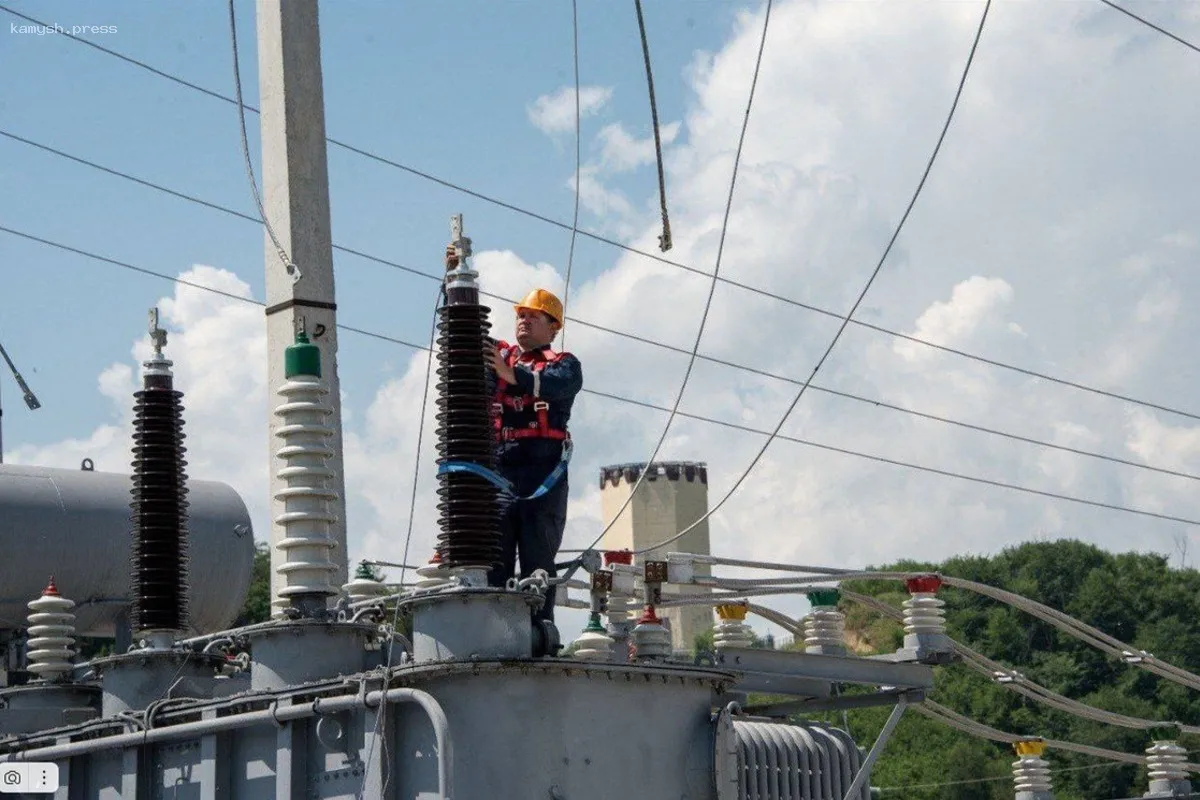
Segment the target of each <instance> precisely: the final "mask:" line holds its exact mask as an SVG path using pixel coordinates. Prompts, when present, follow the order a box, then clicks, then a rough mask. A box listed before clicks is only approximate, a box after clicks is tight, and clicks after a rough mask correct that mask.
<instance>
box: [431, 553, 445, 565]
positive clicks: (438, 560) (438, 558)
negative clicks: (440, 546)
mask: <svg viewBox="0 0 1200 800" xmlns="http://www.w3.org/2000/svg"><path fill="white" fill-rule="evenodd" d="M429 563H430V564H441V563H442V551H441V550H434V551H433V558H431V559H429Z"/></svg>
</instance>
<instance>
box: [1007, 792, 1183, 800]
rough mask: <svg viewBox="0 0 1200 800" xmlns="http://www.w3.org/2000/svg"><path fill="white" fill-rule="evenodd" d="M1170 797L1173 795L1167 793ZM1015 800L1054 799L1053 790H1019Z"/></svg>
mask: <svg viewBox="0 0 1200 800" xmlns="http://www.w3.org/2000/svg"><path fill="white" fill-rule="evenodd" d="M1165 796H1166V797H1170V796H1171V795H1165ZM1014 800H1054V794H1053V793H1052V792H1017V793H1016V795H1015V796H1014Z"/></svg>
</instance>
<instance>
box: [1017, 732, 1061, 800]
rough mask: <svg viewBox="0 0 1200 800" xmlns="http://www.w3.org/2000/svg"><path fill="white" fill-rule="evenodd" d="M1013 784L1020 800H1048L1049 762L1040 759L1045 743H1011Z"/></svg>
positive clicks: (1038, 740) (1038, 741) (1049, 787)
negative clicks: (1015, 755) (1014, 753)
mask: <svg viewBox="0 0 1200 800" xmlns="http://www.w3.org/2000/svg"><path fill="white" fill-rule="evenodd" d="M1013 750H1014V751H1015V752H1016V754H1017V760H1016V761H1014V762H1013V765H1012V768H1013V784H1014V788H1015V789H1016V792H1017V797H1018V798H1020V800H1049V798H1050V797H1051V794H1050V791H1051V783H1050V762H1048V761H1046V760H1044V759H1043V758H1042V754H1043V753H1045V752H1046V743H1045V742H1044V741H1042V740H1040V739H1035V740H1025V741H1019V742H1013Z"/></svg>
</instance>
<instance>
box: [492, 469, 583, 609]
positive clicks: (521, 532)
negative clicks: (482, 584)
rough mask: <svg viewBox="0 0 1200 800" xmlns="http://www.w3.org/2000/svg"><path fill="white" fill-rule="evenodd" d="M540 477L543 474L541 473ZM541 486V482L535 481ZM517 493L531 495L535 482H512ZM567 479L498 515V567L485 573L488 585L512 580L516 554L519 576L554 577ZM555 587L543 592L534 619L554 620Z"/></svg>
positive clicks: (564, 521)
mask: <svg viewBox="0 0 1200 800" xmlns="http://www.w3.org/2000/svg"><path fill="white" fill-rule="evenodd" d="M541 474H542V475H543V476H544V475H545V473H544V472H542V473H541ZM538 482H539V483H540V481H538ZM515 483H516V484H517V489H518V491H521V490H523V489H525V490H526V491H525V492H524V494H532V493H533V491H534V489H536V488H537V485H538V483H532V485H531V486H524V485H522V484H523V483H525V482H524V481H515ZM567 495H568V490H567V476H566V475H564V476H563V477H562V479H561V480H559V482H558V483H557V484H555V486H554V488H553V489H551V490H550V491H549V492H547V493H546V494H544V495H542V496H541V497H539V498H537V499H536V500H510V501H509V503H508V506H507V507H506V508H505V509H504V511H503V512H502V513H501V515H500V549H501V555H500V564H499V566H497V567H495V568H493V569H492V571H491V572H490V573H488V583H490V584H491V585H492V586H503V585H504V582H505V581H506V580H508V579H509V578H511V577H512V574H513V570H514V569H515V568H516V564H517V555H518V553H519V554H520V559H521V577H522V578H528V577H529V576H530V575H531V574H533V571H534V570H536V569H544V570H546V572H547V574H549V575H550V577H552V578H553V577H555V575H556V573H555V570H554V560H555V558H556V557H557V556H558V548H559V546H560V545H561V544H562V539H563V529H564V528H565V527H566V525H567ZM554 595H555V590H554V587H550V590H549V591H548V592H546V604H545V605H544V606H542V608H541V610H540V611H538V612H537V613H536V614H535V615H534V617H535V619H548V620H551V621H553V620H554Z"/></svg>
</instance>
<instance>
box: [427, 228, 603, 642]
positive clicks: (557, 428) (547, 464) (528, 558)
mask: <svg viewBox="0 0 1200 800" xmlns="http://www.w3.org/2000/svg"><path fill="white" fill-rule="evenodd" d="M446 266H447V268H448V269H453V268H454V267H456V266H458V258H457V256H456V255H455V252H454V247H453V246H450V247H447V248H446ZM513 309H514V310H515V311H516V314H517V317H516V339H517V342H516V344H509V343H508V342H505V341H499V342H496V343H495V344H492V343H491V342H488V343H485V345H484V358H485V360H486V361H487V363H488V365H489V366H490V367H491V369H492V371H493V372H494V373H495V378H496V380H495V394H494V396H493V403H492V413H493V417H494V424H495V432H496V433H495V435H496V469H497V471H498V472H499V473H500V474H501V475H502V476H503V477H504V478H505V479H507V480H508V481H509V482H510V483H511V484H512V487H513V493H514V495H515V496H514V497H504V496H502V497H501V502H502V504H504V510H503V512H502V513H501V518H500V545H501V556H500V563H499V564H498V565H496V566H494V567H493V569H492V570H491V572H489V573H488V582H489V583H490V584H491V585H492V586H503V585H504V583H505V582H506V581H507V580H508V579H509V578H510V577H512V575H513V570H514V569H515V567H516V563H517V555H518V553H519V554H520V561H521V577H522V578H527V577H529V576H530V575H531V574H533V571H534V570H537V569H544V570H546V572H547V574H549V575H550V576H551V577H554V576H555V574H556V573H555V569H554V561H555V558H556V556H557V555H558V548H559V546H561V545H562V539H563V530H564V529H565V528H566V524H567V494H568V486H567V460H568V459H569V458H570V446H571V442H570V434H569V433H568V431H567V422H568V420H569V419H570V417H571V406H572V405H573V403H574V402H575V395H577V394H578V393H579V390H580V389H581V388H583V367H582V365H581V364H580V363H579V359H577V358H576V357H575V356H573V355H571V354H570V353H556V352H555V351H554V350H552V349H551V348H550V344H551V343H552V342H553V341H554V339H555V337H556V336H557V335H558V332H559V330H561V329H562V326H563V306H562V301H561V300H559V299H558V298H557V297H555V296H554V295H553V294H552V293H551V292H548V291H546V290H545V289H534V290H533V291H531V292H530V293H529V294H528V295H526V296H525V299H524V300H522V301H521V302H520V303H518V304H517V305H515V306H513ZM554 596H555V591H554V588H553V587H551V588H550V590H549V591H548V592H547V593H546V602H545V604H544V605H543V606H542V608H541V609H540V610H539V611H538V612H537V613H536V615H535V618H536V619H545V620H550V621H553V620H554Z"/></svg>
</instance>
